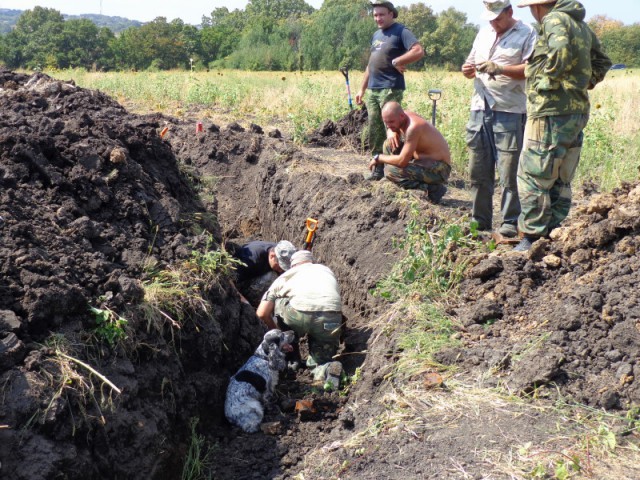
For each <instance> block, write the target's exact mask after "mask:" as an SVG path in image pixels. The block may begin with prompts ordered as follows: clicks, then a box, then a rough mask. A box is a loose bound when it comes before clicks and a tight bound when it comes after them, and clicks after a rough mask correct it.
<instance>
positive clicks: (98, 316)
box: [89, 306, 128, 347]
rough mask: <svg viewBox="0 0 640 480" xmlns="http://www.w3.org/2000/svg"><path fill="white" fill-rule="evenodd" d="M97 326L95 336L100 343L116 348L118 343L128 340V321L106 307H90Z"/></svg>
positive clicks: (94, 331) (94, 330)
mask: <svg viewBox="0 0 640 480" xmlns="http://www.w3.org/2000/svg"><path fill="white" fill-rule="evenodd" d="M89 310H90V311H91V313H92V314H93V319H94V322H95V324H96V326H95V328H94V329H93V334H94V335H95V336H96V338H97V339H98V340H99V341H102V342H106V343H108V344H109V346H111V347H114V346H115V345H116V344H117V343H118V342H120V341H121V340H124V339H126V338H127V334H126V331H125V329H126V327H127V324H128V322H127V320H126V319H125V318H123V317H121V316H120V315H118V314H117V313H115V312H114V311H113V310H111V309H109V308H107V307H104V308H96V307H91V306H90V307H89Z"/></svg>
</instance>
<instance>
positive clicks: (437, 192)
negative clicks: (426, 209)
mask: <svg viewBox="0 0 640 480" xmlns="http://www.w3.org/2000/svg"><path fill="white" fill-rule="evenodd" d="M427 192H428V193H427V196H428V197H429V200H431V201H432V202H433V203H440V201H441V200H442V197H444V194H445V193H447V187H445V186H444V185H442V184H438V185H429V187H428V189H427Z"/></svg>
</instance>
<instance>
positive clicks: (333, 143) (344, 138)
mask: <svg viewBox="0 0 640 480" xmlns="http://www.w3.org/2000/svg"><path fill="white" fill-rule="evenodd" d="M367 119H368V115H367V109H366V107H364V106H363V107H362V108H359V109H356V110H351V111H350V112H349V113H348V114H347V115H345V116H344V117H343V118H341V119H340V120H339V121H338V122H337V123H336V122H333V121H331V120H327V121H326V122H324V123H323V124H322V125H320V127H319V128H318V129H317V130H315V131H313V132H312V133H311V134H310V135H309V141H308V143H309V145H310V146H313V147H329V148H335V149H349V150H355V151H358V152H364V151H366V150H367V149H368V148H369V140H368V139H367V138H366V136H365V135H363V132H364V131H365V128H366V126H367Z"/></svg>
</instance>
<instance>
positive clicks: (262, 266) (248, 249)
mask: <svg viewBox="0 0 640 480" xmlns="http://www.w3.org/2000/svg"><path fill="white" fill-rule="evenodd" d="M275 246H276V244H275V243H272V242H263V241H261V240H255V241H253V242H249V243H247V244H246V245H243V246H242V247H240V248H239V249H238V250H236V252H235V255H234V256H235V257H236V258H237V259H238V260H241V261H243V262H244V263H246V264H247V266H246V267H242V266H239V267H238V282H245V281H247V280H251V279H252V278H255V277H258V276H260V275H263V274H265V273H267V272H269V271H270V270H271V266H270V265H269V249H270V248H274V247H275Z"/></svg>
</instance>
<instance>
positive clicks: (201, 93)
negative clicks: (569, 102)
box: [48, 70, 640, 189]
mask: <svg viewBox="0 0 640 480" xmlns="http://www.w3.org/2000/svg"><path fill="white" fill-rule="evenodd" d="M48 73H49V74H51V75H52V76H54V77H56V78H60V79H69V78H73V79H74V80H75V81H76V82H77V84H78V85H80V86H82V87H86V88H92V89H98V90H102V91H104V92H105V93H108V94H109V95H111V96H113V97H114V98H116V99H117V100H118V101H119V102H121V103H123V104H124V105H126V106H127V107H128V108H129V109H130V110H132V111H134V112H150V111H160V112H163V113H167V114H170V115H175V116H178V117H186V118H189V117H190V116H197V117H198V118H194V119H193V120H194V121H196V120H210V121H213V122H216V123H218V122H222V121H238V122H239V123H241V124H242V123H245V122H248V121H253V122H255V123H258V124H260V125H263V126H269V125H277V126H278V127H279V128H281V129H282V130H284V131H286V132H288V133H289V134H290V135H292V136H293V138H294V139H295V140H296V141H298V142H304V141H305V138H306V135H307V134H308V133H309V131H311V130H313V129H315V128H316V127H318V126H319V125H320V124H321V123H322V122H324V121H325V120H327V119H331V120H338V119H340V118H341V117H343V116H344V115H346V114H347V113H348V111H349V106H348V102H347V94H346V86H345V80H344V77H343V76H342V74H341V73H340V72H337V71H336V72H304V73H298V72H242V71H215V72H208V73H189V72H158V73H147V72H143V73H89V72H85V71H82V70H66V71H56V72H48ZM350 80H351V90H352V96H353V97H354V98H355V94H356V92H357V91H358V89H359V87H360V83H361V81H362V73H361V72H351V74H350ZM434 88H437V89H441V90H442V98H441V99H440V100H439V101H438V103H437V126H438V128H439V129H440V130H441V131H442V132H443V134H444V136H445V137H446V139H447V141H448V142H449V145H450V147H451V151H452V154H453V159H454V167H455V169H456V171H457V173H458V174H459V175H462V176H465V175H466V162H467V157H466V147H465V142H464V132H465V124H466V121H467V117H468V113H469V112H468V109H469V101H470V98H471V93H472V82H471V81H469V80H467V79H465V78H464V77H463V76H462V74H459V73H449V72H439V71H430V72H420V73H415V72H410V73H409V74H408V75H407V91H406V93H405V98H404V104H405V106H406V107H407V109H409V110H413V111H416V112H418V113H419V114H421V115H423V116H424V117H426V118H431V112H432V105H433V104H432V101H431V100H430V99H429V97H428V94H427V92H428V91H429V90H430V89H434ZM591 99H592V110H591V119H590V122H589V125H588V126H587V128H586V130H585V143H584V148H583V154H582V160H581V164H580V167H579V169H578V174H577V180H578V181H584V180H593V181H595V182H596V183H598V184H599V185H600V186H601V187H602V188H603V189H611V188H613V187H615V186H616V185H618V184H619V183H620V182H621V181H627V180H633V179H636V178H638V171H639V168H640V135H639V130H640V74H639V73H636V72H631V71H629V70H621V71H616V72H613V73H611V74H610V75H609V76H608V77H607V78H606V79H605V81H604V82H603V83H602V84H600V85H598V86H597V87H596V89H595V90H593V91H592V92H591ZM194 112H197V113H195V114H194Z"/></svg>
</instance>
